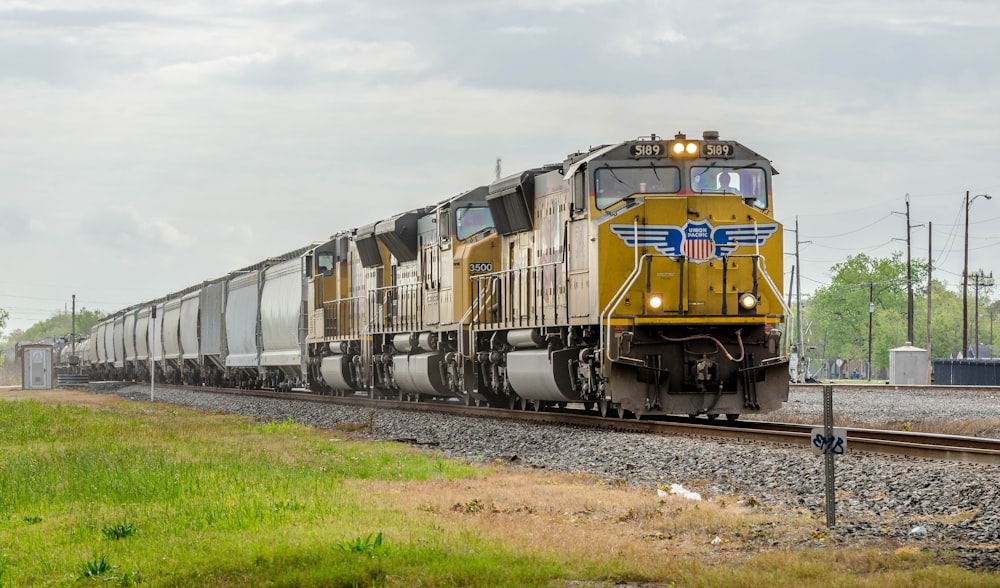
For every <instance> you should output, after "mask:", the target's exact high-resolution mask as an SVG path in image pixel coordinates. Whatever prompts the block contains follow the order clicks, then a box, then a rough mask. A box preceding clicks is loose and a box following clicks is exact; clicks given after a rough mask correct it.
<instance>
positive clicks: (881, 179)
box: [0, 0, 1000, 332]
mask: <svg viewBox="0 0 1000 588" xmlns="http://www.w3.org/2000/svg"><path fill="white" fill-rule="evenodd" d="M705 130H717V131H719V133H720V135H721V138H722V139H730V140H736V141H739V142H741V143H743V144H744V145H746V146H748V147H750V148H751V149H754V150H755V151H757V152H758V153H761V154H763V155H765V156H766V157H768V158H769V159H771V160H772V162H773V165H774V167H775V168H776V169H777V170H778V171H779V172H780V174H779V175H778V176H777V177H776V178H775V180H774V202H775V208H776V214H777V217H778V220H780V221H781V222H783V223H785V226H786V230H787V232H786V234H785V250H786V252H787V253H788V255H787V256H786V258H785V260H784V265H785V280H784V284H785V287H786V288H788V287H789V286H788V284H789V282H790V277H791V273H790V272H791V268H792V267H793V266H795V265H796V264H795V257H794V252H795V245H796V233H794V232H792V230H794V228H795V222H796V220H797V221H798V225H799V230H798V231H799V232H798V239H799V241H800V242H801V243H800V244H799V251H800V255H799V266H800V267H801V270H800V271H801V274H800V277H801V288H802V292H803V293H804V294H805V295H808V294H809V293H810V292H813V291H815V289H816V288H819V287H822V286H824V285H827V284H829V283H830V278H831V274H830V268H831V266H833V265H834V264H836V263H839V262H843V261H845V260H846V259H847V258H848V257H849V256H852V255H857V254H860V253H866V254H869V255H874V256H878V257H885V256H889V255H891V254H892V253H893V252H897V251H898V252H902V253H903V255H904V258H905V251H906V242H905V238H906V217H905V215H904V214H903V213H905V211H906V201H907V198H909V203H910V214H911V217H910V224H911V225H913V227H912V240H911V255H912V256H913V258H914V259H921V260H926V258H927V255H928V247H929V245H930V249H931V253H932V256H933V259H934V266H935V277H936V278H938V279H941V280H943V281H945V282H946V283H948V284H949V285H950V286H951V288H952V289H953V290H954V291H958V290H960V288H961V276H962V268H963V242H964V235H965V232H964V221H965V198H966V192H967V191H968V192H969V193H970V195H971V196H972V203H971V206H970V208H969V210H970V215H969V217H970V220H969V268H970V272H971V271H975V270H978V269H982V270H983V271H985V272H996V274H997V277H998V278H1000V266H998V264H1000V261H998V259H1000V256H998V255H997V253H998V252H1000V248H998V246H1000V164H998V163H997V161H998V157H1000V3H996V2H993V1H986V0H983V1H979V0H971V1H967V2H929V1H913V0H885V1H880V2H859V1H854V0H844V1H840V2H826V1H814V0H796V1H795V2H791V1H787V2H786V1H777V0H760V1H752V2H746V1H745V0H744V1H739V2H737V1H732V0H719V1H717V2H698V1H693V0H675V1H670V0H545V1H530V0H490V1H488V2H486V1H479V0H467V1H446V0H421V1H420V2H416V1H413V0H409V1H406V0H364V1H354V0H328V1H324V0H202V1H200V2H192V1H190V0H179V1H173V2H148V1H143V0H139V1H136V0H128V1H125V0H120V1H115V0H44V1H24V0H0V251H2V252H3V255H2V261H0V308H4V309H6V310H7V311H8V312H9V313H10V320H9V321H8V325H7V329H6V332H10V331H11V330H12V329H26V328H28V327H30V326H31V325H32V324H34V323H35V322H37V321H40V320H44V319H45V318H47V317H49V316H51V315H52V314H53V313H54V312H57V311H61V310H69V308H70V304H71V297H72V296H73V295H74V294H75V295H76V304H77V308H78V309H80V308H87V309H90V310H101V311H108V312H112V311H114V310H117V309H120V308H123V307H125V306H129V305H131V304H134V303H138V302H144V301H147V300H151V299H154V298H158V297H161V296H163V295H165V294H168V293H170V292H175V291H177V290H181V289H183V288H184V287H186V286H189V285H192V284H196V283H200V282H202V281H204V280H210V279H215V278H218V277H221V276H223V275H225V274H226V273H228V272H230V271H232V270H235V269H238V268H240V267H243V266H246V265H249V264H252V263H255V262H257V261H260V260H261V259H264V258H266V257H269V256H272V255H277V254H281V253H284V252H286V251H290V250H294V249H297V248H299V247H302V246H304V245H306V244H308V243H310V242H313V241H320V240H323V239H325V238H326V237H328V236H329V235H331V234H333V233H335V232H337V231H338V230H340V229H344V228H350V227H356V226H359V225H363V224H367V223H370V222H373V221H375V220H380V219H383V218H386V217H388V216H391V215H392V214H394V213H397V212H401V211H405V210H411V209H413V208H417V207H420V206H425V205H432V204H435V203H437V202H440V201H442V200H444V199H446V198H448V197H450V196H453V195H456V194H459V193H461V192H463V191H465V190H468V189H471V188H474V187H477V186H480V185H483V184H486V183H489V182H490V181H491V180H492V179H493V178H494V175H495V167H496V160H497V158H498V157H499V158H501V161H502V171H503V174H504V175H507V174H510V173H515V172H517V171H520V170H522V169H527V168H531V167H537V166H539V165H542V164H545V163H553V162H561V161H562V160H563V159H564V158H565V157H566V155H567V154H569V153H574V152H577V151H580V150H584V149H587V148H589V147H590V146H596V145H601V144H607V143H615V142H618V141H623V140H628V139H634V138H637V137H639V136H647V135H649V134H651V133H656V134H658V135H661V136H665V137H670V136H672V135H673V134H674V133H677V132H683V133H686V134H687V135H688V136H689V137H700V136H701V134H702V132H703V131H705ZM978 194H990V195H993V196H997V198H993V199H992V201H989V200H987V199H986V198H975V196H976V195H978ZM929 223H932V224H933V230H932V232H930V233H929V232H928V224H929ZM929 235H930V238H929Z"/></svg>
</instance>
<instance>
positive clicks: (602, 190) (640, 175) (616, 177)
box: [594, 166, 681, 210]
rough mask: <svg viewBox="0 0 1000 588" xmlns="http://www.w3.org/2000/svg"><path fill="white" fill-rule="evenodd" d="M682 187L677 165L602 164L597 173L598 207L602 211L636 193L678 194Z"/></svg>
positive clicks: (595, 188)
mask: <svg viewBox="0 0 1000 588" xmlns="http://www.w3.org/2000/svg"><path fill="white" fill-rule="evenodd" d="M680 189H681V174H680V170H678V169H677V168H676V167H659V166H657V167H653V166H646V167H616V168H610V167H602V168H599V169H598V170H597V172H595V173H594V194H595V196H596V199H597V208H600V209H602V210H603V209H605V208H607V207H609V206H611V205H612V204H614V203H615V202H619V201H620V200H622V199H624V198H627V197H629V196H631V195H633V194H674V193H677V192H678V191H679V190H680Z"/></svg>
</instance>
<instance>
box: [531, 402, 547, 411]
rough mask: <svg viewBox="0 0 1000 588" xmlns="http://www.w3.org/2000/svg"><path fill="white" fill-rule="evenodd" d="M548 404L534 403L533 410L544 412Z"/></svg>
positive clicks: (532, 404)
mask: <svg viewBox="0 0 1000 588" xmlns="http://www.w3.org/2000/svg"><path fill="white" fill-rule="evenodd" d="M546 404H547V403H546V402H545V401H544V400H535V401H534V402H532V403H531V406H532V408H533V409H535V412H542V411H543V410H545V405H546Z"/></svg>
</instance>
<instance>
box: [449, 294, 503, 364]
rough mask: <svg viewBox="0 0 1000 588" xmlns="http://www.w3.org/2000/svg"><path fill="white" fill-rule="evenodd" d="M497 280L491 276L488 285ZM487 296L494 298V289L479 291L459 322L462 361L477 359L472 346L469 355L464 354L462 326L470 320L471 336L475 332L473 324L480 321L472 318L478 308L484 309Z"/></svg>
mask: <svg viewBox="0 0 1000 588" xmlns="http://www.w3.org/2000/svg"><path fill="white" fill-rule="evenodd" d="M475 279H476V280H477V281H479V282H482V277H481V276H477V277H476V278H475ZM496 279H497V278H496V276H492V275H491V276H490V277H489V278H488V279H487V283H488V284H492V283H493V282H494V281H495V280H496ZM487 294H488V295H489V298H492V297H493V295H492V288H490V287H487V288H485V289H480V290H479V295H478V296H476V298H475V299H474V300H473V301H472V304H470V305H469V309H468V310H466V311H465V314H463V315H462V318H461V319H459V321H458V355H459V357H461V358H462V359H471V358H472V357H475V354H474V353H473V349H472V346H471V345H470V348H469V355H465V352H464V349H465V346H464V344H463V334H464V333H465V329H463V328H462V326H463V325H465V321H466V320H468V321H469V331H470V334H471V331H473V330H474V327H473V324H474V323H476V322H479V321H475V320H473V318H472V317H473V313H474V312H476V308H477V307H478V308H482V307H483V306H482V305H483V304H485V303H486V301H485V300H484V298H486V297H487V296H486V295H487Z"/></svg>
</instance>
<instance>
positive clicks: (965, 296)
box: [962, 190, 992, 357]
mask: <svg viewBox="0 0 1000 588" xmlns="http://www.w3.org/2000/svg"><path fill="white" fill-rule="evenodd" d="M980 196H985V197H986V199H987V200H989V199H990V198H992V197H991V196H990V195H989V194H976V195H975V196H973V197H972V199H971V200H970V199H969V191H968V190H966V191H965V261H964V263H963V264H962V357H965V356H966V355H968V353H969V206H970V205H971V204H972V203H973V202H975V200H976V198H979V197H980Z"/></svg>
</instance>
